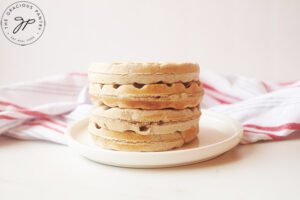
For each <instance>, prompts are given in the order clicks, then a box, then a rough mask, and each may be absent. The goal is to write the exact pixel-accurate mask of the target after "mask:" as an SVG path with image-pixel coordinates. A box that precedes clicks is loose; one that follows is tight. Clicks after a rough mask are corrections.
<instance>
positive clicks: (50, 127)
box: [0, 70, 300, 144]
mask: <svg viewBox="0 0 300 200" xmlns="http://www.w3.org/2000/svg"><path fill="white" fill-rule="evenodd" d="M200 79H201V81H202V82H203V86H204V89H205V95H204V98H203V102H202V105H201V106H202V108H207V109H211V110H214V111H216V112H222V113H225V114H227V115H229V116H231V117H233V118H235V119H237V120H239V121H240V122H241V123H242V124H243V126H244V136H243V139H242V141H241V143H244V144H245V143H251V142H256V141H260V140H272V139H282V138H284V137H285V136H287V135H289V134H291V133H292V132H294V131H296V130H299V129H300V81H294V82H286V83H275V82H264V81H258V80H255V79H249V78H245V77H241V76H234V75H230V76H228V75H227V76H226V75H221V74H217V73H214V72H211V71H207V70H202V71H201V76H200ZM87 82H88V81H87V75H86V74H81V73H70V74H65V75H57V76H54V77H49V78H45V79H41V80H38V81H30V82H25V83H18V84H13V85H7V86H1V87H0V94H1V95H0V134H5V135H7V136H11V137H16V138H20V139H40V140H48V141H52V142H56V143H61V144H65V143H66V141H65V138H64V132H65V130H66V127H67V126H68V125H69V124H71V123H73V122H74V121H76V120H79V119H81V118H84V117H86V116H88V114H89V109H90V108H91V102H90V99H89V94H88V88H87V86H88V84H87Z"/></svg>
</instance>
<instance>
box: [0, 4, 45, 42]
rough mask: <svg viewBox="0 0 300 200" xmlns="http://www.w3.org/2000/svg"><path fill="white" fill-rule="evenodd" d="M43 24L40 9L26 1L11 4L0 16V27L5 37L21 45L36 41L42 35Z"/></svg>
mask: <svg viewBox="0 0 300 200" xmlns="http://www.w3.org/2000/svg"><path fill="white" fill-rule="evenodd" d="M45 25H46V22H45V17H44V14H43V13H42V11H41V9H40V8H39V7H37V6H36V5H34V4H33V3H31V2H28V1H18V2H15V3H13V4H11V5H10V6H8V8H7V9H6V10H5V11H4V13H3V15H2V18H1V28H2V31H3V33H4V35H5V37H6V38H7V39H8V40H9V41H11V42H12V43H14V44H18V45H21V46H25V45H28V44H32V43H34V42H35V41H37V40H38V39H39V38H40V37H41V36H42V34H43V32H44V29H45Z"/></svg>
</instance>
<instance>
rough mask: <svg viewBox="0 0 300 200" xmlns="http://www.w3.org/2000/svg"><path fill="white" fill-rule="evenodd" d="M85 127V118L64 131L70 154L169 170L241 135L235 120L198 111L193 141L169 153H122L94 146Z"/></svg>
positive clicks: (230, 145) (205, 157)
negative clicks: (195, 137) (195, 134)
mask: <svg viewBox="0 0 300 200" xmlns="http://www.w3.org/2000/svg"><path fill="white" fill-rule="evenodd" d="M87 126H88V118H85V119H82V120H80V121H78V122H76V123H75V124H73V125H72V126H71V127H69V128H68V131H67V140H68V144H69V146H70V147H71V148H73V149H74V151H76V152H78V153H79V154H80V155H82V156H84V157H86V158H88V159H90V160H93V161H96V162H99V163H103V164H107V165H114V166H119V167H133V168H159V167H172V166H179V165H187V164H191V163H197V162H201V161H205V160H208V159H211V158H214V157H216V156H218V155H220V154H222V153H224V152H226V151H228V150H230V149H232V148H233V147H235V146H236V145H237V144H238V143H239V141H240V139H241V137H242V133H243V128H242V126H241V125H240V123H238V122H237V121H236V120H233V119H231V118H229V117H227V116H226V115H223V114H219V113H215V112H212V111H208V110H202V115H201V118H200V132H199V136H198V139H196V140H194V141H193V142H191V143H189V144H187V145H184V146H183V147H182V148H178V149H175V150H171V151H164V152H125V151H114V150H106V149H103V148H101V147H99V146H96V145H94V143H93V141H92V139H91V138H90V135H89V134H88V130H87Z"/></svg>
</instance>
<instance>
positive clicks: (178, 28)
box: [0, 0, 300, 84]
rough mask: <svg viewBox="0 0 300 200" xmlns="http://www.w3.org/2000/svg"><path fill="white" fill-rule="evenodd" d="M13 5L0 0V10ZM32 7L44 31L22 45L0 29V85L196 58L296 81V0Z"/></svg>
mask: <svg viewBox="0 0 300 200" xmlns="http://www.w3.org/2000/svg"><path fill="white" fill-rule="evenodd" d="M13 2H15V1H14V0H1V1H0V13H1V14H2V12H3V11H4V10H5V9H6V7H7V6H8V5H10V4H11V3H13ZM33 2H34V3H35V4H37V5H38V6H39V7H40V8H41V9H42V11H43V12H44V15H45V18H46V29H45V32H44V34H43V36H42V37H41V38H40V40H38V41H37V42H36V43H34V44H32V45H29V46H26V47H21V46H17V45H14V44H12V43H10V42H9V41H8V40H7V39H6V38H5V37H4V35H3V34H2V33H1V32H0V84H7V83H13V82H16V81H23V80H29V79H37V78H39V77H40V76H48V75H54V74H57V73H58V72H69V71H81V72H86V71H87V65H88V63H89V62H90V61H196V62H199V64H200V66H201V67H202V68H209V69H212V70H214V71H219V72H224V73H229V74H231V73H234V74H241V75H245V76H248V77H256V78H258V79H264V80H275V81H278V80H280V81H281V80H284V81H286V80H294V79H297V78H299V77H300V67H299V65H300V56H299V52H300V37H299V32H300V12H299V10H300V1H297V0H286V1H280V0H272V1H271V0H245V1H236V0H227V1H217V0H211V1H201V0H200V1H199V0H186V1H172V0H163V1H162V0H153V1H146V0H126V1H121V0H119V1H115V0H98V1H97V0H94V1H92V0H85V1H71V0H64V1H49V0H34V1H33ZM8 74H9V76H8ZM11 74H13V76H11Z"/></svg>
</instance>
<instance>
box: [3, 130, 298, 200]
mask: <svg viewBox="0 0 300 200" xmlns="http://www.w3.org/2000/svg"><path fill="white" fill-rule="evenodd" d="M299 153H300V135H299V134H294V135H293V136H291V137H289V139H287V140H285V141H277V142H265V143H257V144H251V145H239V146H238V147H236V148H234V149H233V150H231V151H229V152H227V153H225V154H224V155H222V156H220V157H218V158H216V159H213V160H210V161H206V162H203V163H199V164H194V165H189V166H184V167H176V168H165V169H129V168H118V167H112V166H106V165H101V164H97V163H95V162H92V161H89V160H87V159H85V158H83V157H81V156H79V155H77V154H75V153H74V152H72V151H71V149H70V148H68V147H67V146H63V145H57V144H52V143H48V142H40V141H20V140H15V139H10V138H7V137H3V136H2V137H0V171H1V173H0V199H1V200H6V199H31V200H33V199H51V200H53V199H130V200H135V199H138V200H141V199H172V200H174V199H181V200H182V199H208V198H209V199H211V198H214V199H272V200H275V199H280V200H282V199H289V200H290V199H299V198H300V190H299V185H300V159H299V158H300V156H299Z"/></svg>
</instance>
